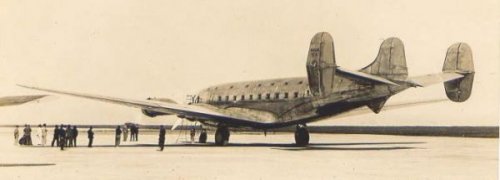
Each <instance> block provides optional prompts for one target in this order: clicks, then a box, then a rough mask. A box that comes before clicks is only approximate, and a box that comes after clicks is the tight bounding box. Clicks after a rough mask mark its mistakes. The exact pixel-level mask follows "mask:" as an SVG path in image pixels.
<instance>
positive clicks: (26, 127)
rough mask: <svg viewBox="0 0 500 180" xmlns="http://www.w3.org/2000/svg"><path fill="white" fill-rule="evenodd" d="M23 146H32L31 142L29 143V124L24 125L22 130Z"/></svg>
mask: <svg viewBox="0 0 500 180" xmlns="http://www.w3.org/2000/svg"><path fill="white" fill-rule="evenodd" d="M23 131H24V136H23V138H24V143H23V144H24V145H28V146H31V145H33V142H32V141H31V127H30V125H29V124H27V125H25V128H24V130H23Z"/></svg>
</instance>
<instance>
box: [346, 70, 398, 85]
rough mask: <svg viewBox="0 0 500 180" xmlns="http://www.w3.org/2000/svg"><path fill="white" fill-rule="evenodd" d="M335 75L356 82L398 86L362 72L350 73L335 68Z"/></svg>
mask: <svg viewBox="0 0 500 180" xmlns="http://www.w3.org/2000/svg"><path fill="white" fill-rule="evenodd" d="M337 73H340V74H343V75H345V76H348V77H351V78H354V79H358V80H363V81H371V82H378V83H382V84H388V85H393V86H399V85H398V84H396V83H394V82H392V81H390V80H388V79H385V78H383V77H379V76H375V75H371V74H367V73H364V72H359V71H352V70H348V69H343V68H340V67H337Z"/></svg>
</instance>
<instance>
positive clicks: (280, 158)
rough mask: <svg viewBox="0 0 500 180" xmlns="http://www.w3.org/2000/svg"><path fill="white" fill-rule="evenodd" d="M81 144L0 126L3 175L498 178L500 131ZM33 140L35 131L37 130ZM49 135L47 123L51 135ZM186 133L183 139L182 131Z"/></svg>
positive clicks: (173, 136)
mask: <svg viewBox="0 0 500 180" xmlns="http://www.w3.org/2000/svg"><path fill="white" fill-rule="evenodd" d="M80 130H81V132H80V133H79V134H80V135H79V137H78V143H79V144H78V147H76V148H67V149H66V150H64V151H61V150H59V148H56V147H41V146H33V147H26V146H18V145H14V140H13V135H12V131H13V129H11V128H1V129H0V144H1V146H0V147H1V150H0V152H1V153H0V176H1V177H0V178H1V179H65V180H67V179H71V180H77V179H498V138H463V137H430V136H394V135H357V134H314V133H313V134H311V141H310V143H311V145H309V146H307V147H296V146H294V145H293V142H294V137H293V133H275V134H273V133H268V134H267V136H264V134H261V133H232V134H231V137H230V144H229V145H228V146H224V147H218V146H214V145H213V134H209V136H208V141H209V143H207V144H190V143H188V142H178V143H176V140H178V138H179V137H180V139H181V140H183V139H184V138H186V137H187V136H184V134H183V133H180V132H179V131H174V132H172V131H167V146H166V147H165V150H164V151H158V147H157V146H156V144H157V134H155V133H154V132H149V133H148V132H145V133H144V134H141V135H140V136H139V141H138V142H122V145H121V146H120V147H114V135H113V134H112V133H109V132H105V131H96V134H95V139H94V147H93V148H88V147H86V144H87V138H86V133H85V132H83V129H80ZM34 139H35V140H34V142H35V143H36V142H37V140H36V137H34ZM51 139H52V133H51V131H49V138H48V141H49V142H50V140H51ZM184 140H185V139H184Z"/></svg>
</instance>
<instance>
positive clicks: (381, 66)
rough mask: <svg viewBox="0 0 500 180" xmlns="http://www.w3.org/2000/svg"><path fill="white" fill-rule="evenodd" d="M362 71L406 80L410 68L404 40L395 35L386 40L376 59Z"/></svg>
mask: <svg viewBox="0 0 500 180" xmlns="http://www.w3.org/2000/svg"><path fill="white" fill-rule="evenodd" d="M360 71H361V72H364V73H368V74H372V75H376V76H380V77H383V78H386V79H389V80H396V81H405V80H406V78H407V77H408V68H407V66H406V58H405V50H404V45H403V42H402V41H401V40H400V39H398V38H395V37H392V38H389V39H386V40H384V42H382V44H381V45H380V50H379V52H378V55H377V58H375V61H373V62H372V63H371V64H370V65H368V66H366V67H365V68H363V69H361V70H360Z"/></svg>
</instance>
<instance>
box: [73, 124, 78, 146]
mask: <svg viewBox="0 0 500 180" xmlns="http://www.w3.org/2000/svg"><path fill="white" fill-rule="evenodd" d="M72 132H73V134H72V135H73V146H74V147H76V138H77V137H78V129H77V128H76V126H73V131H72Z"/></svg>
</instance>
